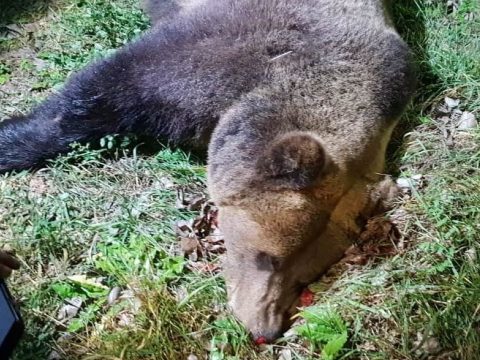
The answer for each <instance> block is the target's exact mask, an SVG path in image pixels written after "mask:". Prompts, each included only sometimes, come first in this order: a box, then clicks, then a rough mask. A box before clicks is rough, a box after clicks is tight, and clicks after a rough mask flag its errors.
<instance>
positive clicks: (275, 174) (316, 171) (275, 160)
mask: <svg viewBox="0 0 480 360" xmlns="http://www.w3.org/2000/svg"><path fill="white" fill-rule="evenodd" d="M326 165H327V155H326V153H325V150H324V148H323V146H322V144H320V142H319V141H318V140H317V139H316V138H315V137H314V136H313V135H311V134H309V133H307V132H300V131H299V132H290V133H287V134H285V135H282V136H279V137H277V138H276V139H275V140H273V141H272V142H271V143H270V144H268V145H267V148H266V150H265V152H264V154H263V156H261V157H260V159H259V160H258V162H257V165H256V170H257V177H258V180H259V181H260V182H261V183H263V184H265V185H266V186H267V187H270V188H272V189H292V190H301V189H305V188H307V187H309V186H311V185H312V184H313V183H314V182H315V180H317V179H318V178H319V177H320V175H321V174H322V172H323V171H324V170H325V167H326Z"/></svg>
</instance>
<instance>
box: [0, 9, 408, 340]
mask: <svg viewBox="0 0 480 360" xmlns="http://www.w3.org/2000/svg"><path fill="white" fill-rule="evenodd" d="M147 7H148V8H150V9H151V11H152V20H153V22H154V23H155V26H153V27H152V29H151V31H149V32H148V33H146V34H145V35H144V36H142V37H141V38H139V39H138V40H136V41H134V42H132V43H131V44H128V45H127V46H125V47H124V48H122V49H120V50H119V51H117V52H116V53H115V54H114V55H112V56H111V57H108V58H106V59H104V60H102V61H98V62H96V63H94V64H91V65H90V66H88V67H87V68H85V69H84V70H82V71H81V72H79V73H78V74H76V75H74V76H72V77H71V79H70V80H69V81H68V82H67V83H66V85H65V86H64V88H63V90H61V91H60V92H59V93H58V94H56V95H53V96H52V97H50V98H49V99H47V100H46V101H45V102H44V103H43V104H41V105H40V106H38V107H37V108H36V109H34V110H33V111H32V113H31V114H29V115H27V116H25V117H16V118H12V119H8V120H6V121H3V122H2V123H0V172H1V171H10V170H14V169H22V168H31V167H33V166H36V165H38V164H40V163H42V162H43V161H44V160H45V159H48V158H51V157H53V156H54V155H56V154H58V153H62V152H65V151H67V150H68V149H69V144H70V143H72V142H73V141H91V140H94V139H98V138H99V137H102V136H104V135H106V134H109V133H131V132H134V133H139V134H146V135H150V136H155V137H157V138H159V139H161V140H164V141H167V142H169V143H171V144H174V145H182V146H188V147H190V148H194V149H197V150H198V149H200V150H202V149H204V150H206V149H207V148H208V188H209V192H210V194H211V197H212V198H213V200H214V201H215V202H216V203H217V205H218V206H219V209H220V215H219V220H220V228H221V230H222V232H223V233H224V235H225V239H226V247H227V258H226V263H225V275H226V281H227V288H228V297H229V302H230V304H231V307H232V309H233V312H234V313H235V314H236V316H237V317H238V318H239V319H240V320H241V321H242V322H243V323H244V324H245V325H246V326H247V328H248V329H249V330H250V331H251V332H252V333H253V335H254V336H263V337H265V338H266V339H269V340H270V339H274V338H275V337H277V336H278V335H280V334H281V332H282V330H283V329H284V328H285V326H287V325H288V322H289V317H290V315H291V313H292V311H294V308H295V306H296V305H297V299H298V296H299V293H300V291H301V289H302V287H303V286H304V285H305V284H308V283H309V282H311V281H312V280H314V279H315V278H316V277H318V276H319V275H320V274H321V273H322V272H324V271H325V270H326V269H327V268H328V266H330V265H331V264H332V263H334V262H336V261H337V260H338V259H339V258H340V257H341V256H342V254H343V252H344V250H345V249H346V248H347V247H348V246H349V245H350V244H351V241H352V240H353V239H355V237H357V236H358V234H359V232H360V230H361V228H362V222H363V221H364V219H365V217H366V216H368V213H369V212H370V211H371V209H372V208H373V206H374V202H375V201H376V200H377V199H376V197H377V194H378V191H376V190H375V188H376V187H377V184H378V183H379V181H380V180H381V176H380V173H381V172H382V170H383V167H384V158H385V149H386V146H387V143H388V141H389V138H390V136H391V133H392V130H393V128H394V126H395V125H396V123H397V120H398V119H399V117H400V115H401V113H402V111H403V109H404V107H405V106H406V104H407V102H408V101H409V98H410V97H411V94H412V92H413V88H414V79H413V72H412V66H411V60H410V53H409V50H408V48H407V46H406V45H405V43H404V42H403V41H402V40H401V38H400V37H399V35H398V34H397V32H396V31H395V29H394V28H393V26H392V21H391V19H390V17H389V12H388V9H387V6H386V4H385V3H384V2H383V1H381V0H346V1H336V0H296V1H292V0H199V1H179V2H174V1H173V0H167V1H158V0H152V2H151V3H149V5H147ZM152 9H154V10H152ZM374 194H375V196H374ZM374 198H375V199H374Z"/></svg>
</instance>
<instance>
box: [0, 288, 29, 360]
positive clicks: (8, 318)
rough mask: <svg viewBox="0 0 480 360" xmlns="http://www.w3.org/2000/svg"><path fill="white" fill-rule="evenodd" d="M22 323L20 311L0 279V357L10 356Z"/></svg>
mask: <svg viewBox="0 0 480 360" xmlns="http://www.w3.org/2000/svg"><path fill="white" fill-rule="evenodd" d="M23 330H24V325H23V321H22V318H21V317H20V313H19V312H18V310H17V309H16V307H15V305H14V304H13V299H12V296H11V295H10V292H9V291H8V289H7V285H6V284H5V282H4V281H3V280H0V359H1V360H6V359H8V358H9V357H10V355H11V354H12V352H13V349H14V348H15V346H16V345H17V343H18V341H19V340H20V337H21V336H22V334H23Z"/></svg>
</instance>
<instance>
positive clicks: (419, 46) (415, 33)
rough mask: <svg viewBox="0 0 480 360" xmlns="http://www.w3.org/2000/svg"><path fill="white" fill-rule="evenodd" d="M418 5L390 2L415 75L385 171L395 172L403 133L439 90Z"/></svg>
mask: <svg viewBox="0 0 480 360" xmlns="http://www.w3.org/2000/svg"><path fill="white" fill-rule="evenodd" d="M421 7H422V5H421V4H420V3H417V2H416V1H413V0H396V1H394V2H393V4H392V9H391V11H392V14H393V18H394V20H395V26H396V28H397V30H398V31H399V33H400V35H401V36H402V38H403V39H404V40H405V42H406V43H407V44H408V46H409V47H410V49H411V51H412V55H413V60H414V63H415V68H416V69H415V70H416V75H417V90H416V92H415V95H414V97H413V99H412V101H411V103H410V105H409V106H408V108H407V110H406V111H405V113H404V115H403V116H402V118H401V119H400V122H399V124H398V126H397V127H396V129H395V131H394V133H393V135H392V140H391V142H390V145H389V147H388V150H387V164H388V165H387V173H389V174H392V175H398V173H399V160H400V159H401V157H402V155H403V153H404V148H403V147H402V145H403V142H404V136H405V134H407V133H409V132H411V131H412V130H413V129H414V128H415V127H416V126H418V125H419V124H420V117H421V116H422V114H423V113H424V112H425V111H426V110H428V108H429V106H430V101H429V100H430V99H431V98H432V97H433V96H435V95H437V94H438V91H439V90H440V89H439V88H438V86H437V85H436V84H439V79H438V77H437V76H436V75H435V74H434V72H433V71H432V69H431V67H430V65H429V61H428V54H427V52H426V50H425V44H426V43H427V32H426V28H425V18H424V13H423V11H422V9H421Z"/></svg>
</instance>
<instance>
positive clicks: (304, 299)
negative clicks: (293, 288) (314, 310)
mask: <svg viewBox="0 0 480 360" xmlns="http://www.w3.org/2000/svg"><path fill="white" fill-rule="evenodd" d="M314 297H315V294H314V293H313V292H312V291H310V289H308V288H307V289H304V290H303V291H302V294H301V295H300V305H301V306H310V305H312V304H313V298H314Z"/></svg>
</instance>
